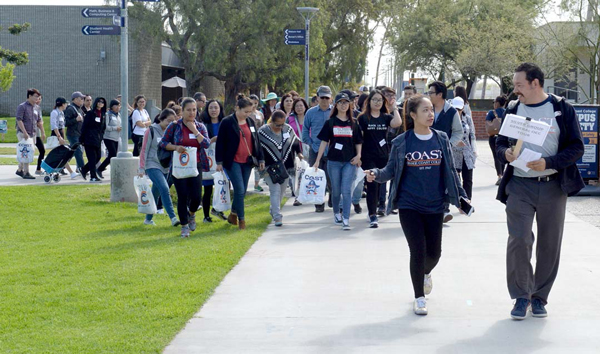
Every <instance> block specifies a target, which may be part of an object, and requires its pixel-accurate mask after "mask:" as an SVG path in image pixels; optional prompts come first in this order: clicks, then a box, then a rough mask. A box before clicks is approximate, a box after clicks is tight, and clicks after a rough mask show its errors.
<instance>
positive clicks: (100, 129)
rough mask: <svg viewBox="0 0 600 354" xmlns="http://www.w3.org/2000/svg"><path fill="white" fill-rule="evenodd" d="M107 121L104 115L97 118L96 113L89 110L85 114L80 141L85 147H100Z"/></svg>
mask: <svg viewBox="0 0 600 354" xmlns="http://www.w3.org/2000/svg"><path fill="white" fill-rule="evenodd" d="M96 118H100V119H99V120H100V121H99V122H98V121H96ZM105 119H106V117H105V116H104V115H102V117H97V116H96V112H95V111H93V110H89V111H88V112H87V113H86V114H85V117H83V125H82V127H81V137H80V138H79V141H80V142H81V143H82V144H83V145H88V146H96V147H100V145H101V143H102V137H103V136H104V129H105V123H104V120H105Z"/></svg>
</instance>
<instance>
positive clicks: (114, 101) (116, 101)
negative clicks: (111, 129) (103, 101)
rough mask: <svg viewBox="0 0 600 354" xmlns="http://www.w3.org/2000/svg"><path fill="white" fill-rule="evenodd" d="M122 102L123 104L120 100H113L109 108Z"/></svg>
mask: <svg viewBox="0 0 600 354" xmlns="http://www.w3.org/2000/svg"><path fill="white" fill-rule="evenodd" d="M120 104H121V102H119V101H118V100H111V101H110V106H108V108H113V106H118V105H120Z"/></svg>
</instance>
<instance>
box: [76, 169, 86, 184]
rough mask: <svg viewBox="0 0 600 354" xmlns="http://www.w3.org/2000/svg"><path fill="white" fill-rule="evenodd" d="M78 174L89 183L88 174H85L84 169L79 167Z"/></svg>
mask: <svg viewBox="0 0 600 354" xmlns="http://www.w3.org/2000/svg"><path fill="white" fill-rule="evenodd" d="M77 172H78V173H79V174H80V175H81V178H83V180H84V181H87V172H86V173H83V169H82V168H79V167H77Z"/></svg>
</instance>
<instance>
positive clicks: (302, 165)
mask: <svg viewBox="0 0 600 354" xmlns="http://www.w3.org/2000/svg"><path fill="white" fill-rule="evenodd" d="M294 167H295V168H296V173H295V175H294V188H293V192H294V194H295V195H298V191H299V190H300V181H302V176H303V175H304V172H305V171H306V170H308V169H309V168H310V166H309V165H308V162H306V160H300V159H299V158H297V157H296V159H294Z"/></svg>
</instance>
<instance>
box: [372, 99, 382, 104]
mask: <svg viewBox="0 0 600 354" xmlns="http://www.w3.org/2000/svg"><path fill="white" fill-rule="evenodd" d="M371 102H373V103H383V100H382V99H375V100H371Z"/></svg>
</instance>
